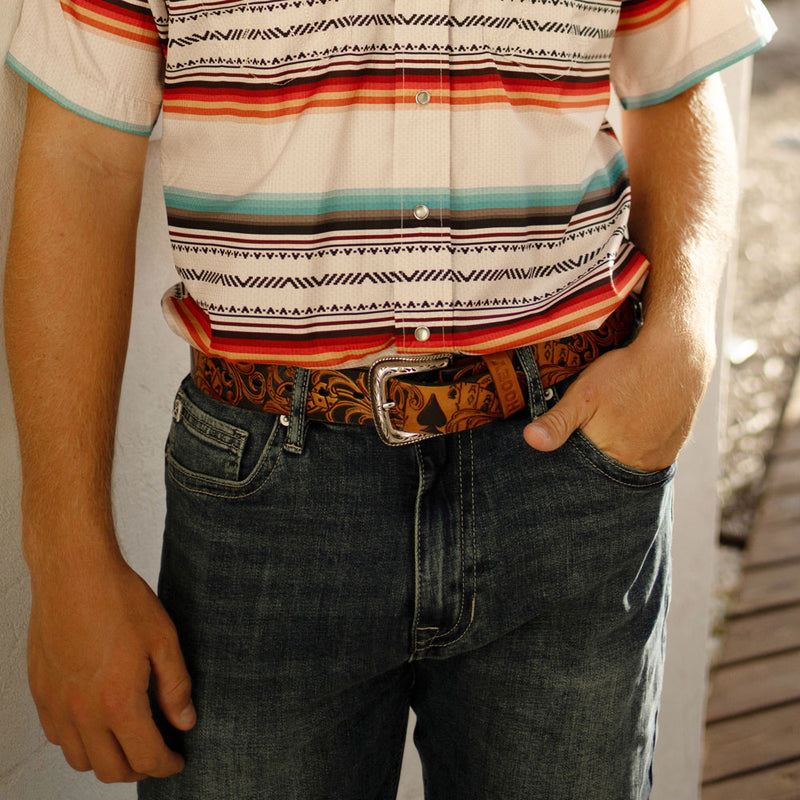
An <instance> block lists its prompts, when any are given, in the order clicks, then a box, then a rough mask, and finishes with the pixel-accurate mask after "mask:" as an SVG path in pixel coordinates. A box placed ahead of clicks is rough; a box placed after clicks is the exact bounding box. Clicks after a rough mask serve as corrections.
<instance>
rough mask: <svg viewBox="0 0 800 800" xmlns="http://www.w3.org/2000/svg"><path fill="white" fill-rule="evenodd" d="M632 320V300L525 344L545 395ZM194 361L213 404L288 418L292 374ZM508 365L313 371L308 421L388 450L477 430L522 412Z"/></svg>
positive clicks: (477, 361)
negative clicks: (374, 439) (593, 322)
mask: <svg viewBox="0 0 800 800" xmlns="http://www.w3.org/2000/svg"><path fill="white" fill-rule="evenodd" d="M639 314H640V312H639V302H638V300H634V299H633V298H629V299H627V300H626V301H625V302H623V303H622V304H621V305H620V306H619V307H618V308H617V309H616V310H615V311H614V313H613V314H612V315H611V316H610V317H609V318H608V319H607V320H606V321H605V322H604V323H603V325H602V326H601V327H600V328H598V329H597V330H594V331H586V332H585V333H579V334H575V335H573V336H567V337H565V338H564V339H558V340H554V341H549V342H541V343H538V344H534V345H531V348H532V352H533V356H534V358H535V360H536V364H537V366H538V369H539V377H540V380H541V382H542V387H543V388H545V389H548V388H550V387H552V386H554V385H555V384H557V383H559V382H560V381H562V380H564V379H565V378H569V377H570V376H572V375H575V374H576V373H577V372H579V371H580V370H582V369H583V368H584V367H585V366H586V365H587V364H590V363H591V362H592V361H594V360H595V359H596V358H597V357H598V356H600V355H602V354H603V353H605V352H607V351H608V350H612V349H614V348H616V347H621V346H623V345H625V344H627V343H628V342H629V341H630V340H631V338H632V337H633V335H634V334H635V329H636V327H637V325H638V322H639ZM192 353H193V355H192V379H193V380H194V383H195V385H196V386H197V387H198V388H199V389H200V390H201V391H203V392H205V393H206V394H207V395H209V396H210V397H213V398H215V399H217V400H221V401H222V402H224V403H228V404H230V405H234V406H240V407H241V408H248V409H252V410H256V411H266V412H269V413H271V414H284V415H288V414H290V412H291V405H292V387H293V385H294V379H295V375H296V373H297V368H296V367H294V366H290V365H281V364H259V363H254V362H241V361H227V360H225V359H222V358H216V357H213V356H208V355H205V354H204V353H201V352H200V351H198V350H193V351H192ZM515 363H516V355H515V351H513V350H507V351H504V352H501V353H492V354H489V355H484V356H460V355H456V356H454V355H452V354H449V353H434V354H425V355H420V356H417V357H414V356H411V357H405V356H397V357H390V358H385V359H382V360H379V361H377V362H376V363H375V364H373V365H372V367H370V368H356V369H343V370H332V369H312V370H310V380H309V384H308V393H307V403H306V418H307V419H311V420H318V421H321V422H337V423H347V424H354V425H363V424H374V425H375V426H376V429H377V431H378V435H379V436H380V437H381V439H382V440H383V441H384V442H386V443H387V444H391V445H399V444H408V443H410V442H414V441H419V440H420V439H425V438H429V437H431V436H439V435H441V434H444V433H453V432H455V431H462V430H466V429H468V428H475V427H478V426H479V425H483V424H485V423H487V422H490V421H491V420H494V419H501V418H505V417H508V416H510V415H511V414H513V413H515V412H516V411H519V410H520V409H522V408H523V407H524V405H525V400H524V390H523V388H522V387H526V386H527V381H526V379H525V375H524V373H523V372H522V370H521V369H520V368H519V366H515Z"/></svg>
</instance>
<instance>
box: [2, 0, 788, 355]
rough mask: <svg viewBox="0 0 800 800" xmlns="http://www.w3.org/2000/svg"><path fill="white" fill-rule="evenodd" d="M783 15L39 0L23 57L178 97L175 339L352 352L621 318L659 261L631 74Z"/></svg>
mask: <svg viewBox="0 0 800 800" xmlns="http://www.w3.org/2000/svg"><path fill="white" fill-rule="evenodd" d="M773 32H774V26H773V23H772V21H771V19H770V18H769V15H768V14H767V12H766V11H765V9H764V8H763V6H762V5H761V3H760V2H759V0H396V1H392V0H25V3H24V6H23V10H22V17H21V21H20V24H19V27H18V29H17V32H16V35H15V38H14V40H13V43H12V47H11V51H10V54H9V56H8V59H7V60H8V63H9V65H10V66H11V67H12V68H13V69H15V70H16V71H17V72H19V73H20V74H21V75H22V76H23V77H25V78H26V79H27V80H28V81H30V82H31V83H32V84H33V85H35V86H36V87H37V88H38V89H40V90H41V91H43V92H44V93H45V94H47V95H49V96H50V97H51V98H53V99H54V100H56V101H57V102H59V103H61V104H62V105H64V106H65V107H67V108H70V109H72V110H74V111H75V112H77V113H79V114H81V115H83V116H86V117H88V118H90V119H93V120H95V121H97V122H100V123H102V124H104V125H109V126H112V127H115V128H118V129H120V130H124V131H128V132H130V133H134V134H141V135H147V134H149V132H150V131H151V129H152V126H153V124H154V122H155V121H156V118H157V116H158V114H159V111H160V110H162V109H163V139H162V143H161V148H162V150H161V157H162V171H163V181H164V196H165V200H166V206H167V217H168V224H169V234H170V238H171V242H172V249H173V253H174V262H175V268H176V270H177V273H178V277H179V282H178V283H177V284H176V285H175V286H173V287H172V288H171V289H170V290H169V291H168V292H167V293H166V294H165V297H164V300H163V309H164V313H165V316H166V319H167V322H168V323H169V325H170V326H171V327H172V329H173V330H175V331H176V332H177V333H178V334H179V335H181V336H183V337H184V338H185V339H186V340H187V341H188V342H190V343H191V344H192V345H193V346H194V347H196V348H198V349H201V350H203V351H204V352H206V353H209V354H212V355H218V356H222V357H225V358H231V359H237V360H250V361H266V362H276V363H294V364H300V365H304V366H322V365H327V366H333V365H337V364H344V363H355V362H362V361H368V360H370V359H373V358H375V357H376V356H377V355H378V354H383V353H386V352H387V351H391V352H397V353H403V354H405V353H420V352H434V351H448V352H462V353H483V352H490V351H494V350H501V349H508V348H511V347H518V346H522V345H525V344H530V343H533V342H537V341H543V340H547V339H554V338H560V337H562V336H565V335H568V334H572V333H576V332H580V331H584V330H588V329H591V328H595V327H597V326H598V325H600V324H601V323H602V321H603V320H604V319H605V318H606V317H607V316H608V315H609V314H610V313H611V312H612V311H613V310H614V308H615V307H616V306H617V305H618V304H619V303H620V302H622V300H623V299H624V298H625V297H626V296H627V295H628V294H629V293H631V292H633V291H636V290H638V289H639V288H640V287H641V285H642V282H643V280H644V279H645V276H646V273H647V270H648V263H647V260H646V258H645V257H644V255H643V254H642V253H641V252H640V251H639V250H638V249H637V247H636V246H635V243H633V242H631V241H630V240H629V238H628V232H627V221H628V215H629V209H630V189H629V185H628V178H627V171H626V163H625V158H624V155H623V153H622V149H621V147H620V143H619V141H618V139H617V137H616V135H615V132H614V130H613V129H612V127H611V125H610V124H609V123H608V121H607V113H608V108H609V103H610V100H611V96H612V90H613V91H616V93H617V94H618V95H619V97H620V99H621V102H622V104H623V106H625V107H628V108H640V107H645V106H648V105H652V104H656V103H660V102H664V101H666V100H669V99H670V98H672V97H674V96H675V95H677V94H679V93H680V92H682V91H683V90H685V89H687V88H688V87H690V86H691V85H693V84H695V83H697V82H698V81H700V80H702V79H703V78H705V77H707V76H708V75H710V74H711V73H713V72H716V71H718V70H720V69H722V68H723V67H725V66H727V65H729V64H731V63H733V62H734V61H736V60H738V59H740V58H742V57H744V56H747V55H749V54H751V53H753V52H755V51H756V50H757V49H758V48H760V47H761V46H763V45H764V44H765V43H766V42H767V41H768V40H769V39H770V38H771V36H772V34H773ZM109 313H112V310H110V311H109Z"/></svg>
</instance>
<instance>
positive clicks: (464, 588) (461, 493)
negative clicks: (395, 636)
mask: <svg viewBox="0 0 800 800" xmlns="http://www.w3.org/2000/svg"><path fill="white" fill-rule="evenodd" d="M466 433H467V435H468V436H469V448H470V460H471V459H472V431H471V430H468V431H467V432H466ZM463 461H464V459H463V455H462V452H461V437H460V436H459V437H458V502H459V511H460V514H461V519H460V529H461V608H460V609H459V612H458V619H457V620H456V622H455V624H454V625H453V627H452V628H450V630H449V631H447V632H446V633H443V634H441V635H439V636H435V637H434V641H435V640H436V639H441V638H444V637H445V636H449V635H450V634H451V633H452V632H453V631H455V630H456V629H457V628H458V626H459V625H460V624H461V618H462V617H463V616H464V601H465V600H466V592H467V575H466V568H465V566H464V564H465V561H464V477H463V474H462V469H461V468H462V464H463ZM473 473H474V470H473V469H471V470H470V480H471V482H473V483H471V487H472V486H473V485H474V478H473ZM471 491H472V489H471ZM473 502H474V494H473ZM475 537H476V533H475V526H474V525H473V527H472V565H473V572H472V603H471V613H470V617H469V622H468V623H467V626H466V627H465V628H464V630H463V631H461V633H460V634H459V635H458V636H456V638H455V639H452V640H451V641H449V642H440V643H439V644H434V643H433V642H432V643H431V644H430V645H429V646H430V647H449V646H450V645H453V644H455V643H456V642H459V641H461V639H463V638H464V637H465V636H466V635H467V633H468V632H469V629H470V628H471V627H472V623H473V622H474V621H475V592H476V588H477V587H476V579H477V578H476V572H477V569H476V564H475V559H476V558H477V555H476V552H475V544H476V539H475Z"/></svg>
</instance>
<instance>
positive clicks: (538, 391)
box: [516, 346, 547, 419]
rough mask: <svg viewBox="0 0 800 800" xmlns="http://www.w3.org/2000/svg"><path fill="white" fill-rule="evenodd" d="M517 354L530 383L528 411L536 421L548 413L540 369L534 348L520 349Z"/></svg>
mask: <svg viewBox="0 0 800 800" xmlns="http://www.w3.org/2000/svg"><path fill="white" fill-rule="evenodd" d="M516 352H517V358H518V359H519V363H520V366H521V367H522V371H523V372H524V373H525V378H526V380H527V381H528V411H529V412H530V415H531V419H536V417H539V416H541V415H542V414H544V412H545V411H547V403H546V402H545V399H544V389H543V388H542V381H541V379H540V378H539V367H538V366H537V365H536V359H535V358H534V356H533V348H531V347H530V346H526V347H520V348H518V349H517V351H516Z"/></svg>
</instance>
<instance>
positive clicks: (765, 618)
mask: <svg viewBox="0 0 800 800" xmlns="http://www.w3.org/2000/svg"><path fill="white" fill-rule="evenodd" d="M795 648H800V604H798V605H796V606H789V607H788V608H780V609H778V610H776V611H763V612H761V613H760V614H748V615H747V616H745V617H738V618H736V619H732V620H729V621H728V622H727V623H726V626H725V640H724V642H723V644H722V651H721V652H720V655H719V658H718V659H717V664H716V666H718V667H721V666H725V665H726V664H732V663H735V662H737V661H744V660H746V659H749V658H758V657H759V656H770V655H774V654H775V653H781V652H784V651H786V650H793V649H795Z"/></svg>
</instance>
